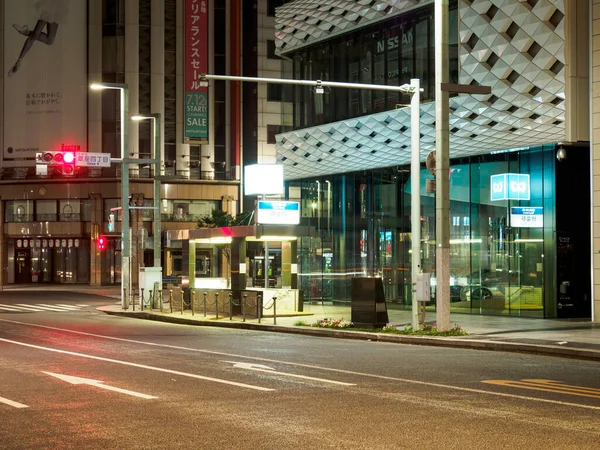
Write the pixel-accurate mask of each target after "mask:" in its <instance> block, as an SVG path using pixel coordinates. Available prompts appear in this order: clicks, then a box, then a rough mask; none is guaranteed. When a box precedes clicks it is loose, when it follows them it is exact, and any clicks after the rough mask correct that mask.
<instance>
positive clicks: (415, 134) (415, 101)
mask: <svg viewBox="0 0 600 450" xmlns="http://www.w3.org/2000/svg"><path fill="white" fill-rule="evenodd" d="M410 86H411V87H412V94H411V95H412V97H411V99H410V193H411V194H410V235H411V240H412V242H411V243H412V258H411V282H412V285H413V286H414V287H415V288H416V284H415V283H416V282H417V277H418V276H419V274H420V273H421V158H420V153H421V136H420V135H421V95H420V94H421V89H420V83H419V80H418V79H416V78H413V79H412V80H410ZM415 288H413V290H412V327H413V330H418V329H420V327H421V324H420V321H419V309H420V308H419V302H418V301H417V295H416V294H417V292H416V289H415ZM421 300H423V299H421Z"/></svg>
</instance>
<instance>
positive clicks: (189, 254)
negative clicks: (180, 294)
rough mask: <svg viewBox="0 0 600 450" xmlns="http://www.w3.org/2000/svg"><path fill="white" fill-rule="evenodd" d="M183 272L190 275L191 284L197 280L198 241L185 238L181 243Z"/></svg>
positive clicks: (184, 274)
mask: <svg viewBox="0 0 600 450" xmlns="http://www.w3.org/2000/svg"><path fill="white" fill-rule="evenodd" d="M181 266H182V267H181V274H182V275H183V276H184V277H186V276H187V277H188V279H189V286H190V287H193V286H194V284H195V282H196V243H195V242H194V241H190V240H184V241H183V242H182V243H181Z"/></svg>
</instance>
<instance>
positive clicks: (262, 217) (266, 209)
mask: <svg viewBox="0 0 600 450" xmlns="http://www.w3.org/2000/svg"><path fill="white" fill-rule="evenodd" d="M258 223H259V224H272V225H298V224H299V223H300V203H298V202H272V201H259V202H258Z"/></svg>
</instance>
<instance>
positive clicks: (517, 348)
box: [98, 308, 600, 362]
mask: <svg viewBox="0 0 600 450" xmlns="http://www.w3.org/2000/svg"><path fill="white" fill-rule="evenodd" d="M98 310H99V311H102V312H104V313H106V314H109V315H114V316H123V317H132V318H136V319H144V320H155V321H159V322H169V323H176V324H181V325H195V326H208V327H223V328H234V329H243V330H254V331H271V332H278V333H289V334H303V335H308V336H318V337H331V338H343V339H354V340H362V341H372V342H387V343H395V344H408V345H425V346H433V347H449V348H464V349H473V350H492V351H503V352H515V353H528V354H535V355H544V356H557V357H562V358H574V359H584V360H588V361H599V362H600V351H597V350H588V349H581V348H568V347H558V346H553V345H535V344H523V343H515V342H498V341H487V340H478V339H469V340H464V339H460V338H447V337H439V338H438V337H428V336H405V335H397V334H396V335H391V334H381V333H368V332H363V331H346V330H333V329H329V328H315V327H290V326H284V325H270V324H263V323H260V324H259V323H250V322H224V321H204V320H196V319H188V318H185V317H173V316H164V315H159V314H152V313H148V312H142V311H140V312H124V311H110V310H105V309H102V308H98ZM267 320H268V319H267Z"/></svg>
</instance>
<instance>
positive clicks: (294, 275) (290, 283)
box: [281, 241, 298, 289]
mask: <svg viewBox="0 0 600 450" xmlns="http://www.w3.org/2000/svg"><path fill="white" fill-rule="evenodd" d="M297 256H298V241H283V242H282V243H281V286H282V287H283V288H286V287H290V288H291V289H298V269H297V267H298V266H297ZM294 268H296V269H295V270H293V269H294Z"/></svg>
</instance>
